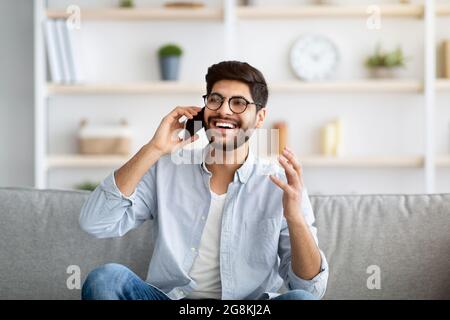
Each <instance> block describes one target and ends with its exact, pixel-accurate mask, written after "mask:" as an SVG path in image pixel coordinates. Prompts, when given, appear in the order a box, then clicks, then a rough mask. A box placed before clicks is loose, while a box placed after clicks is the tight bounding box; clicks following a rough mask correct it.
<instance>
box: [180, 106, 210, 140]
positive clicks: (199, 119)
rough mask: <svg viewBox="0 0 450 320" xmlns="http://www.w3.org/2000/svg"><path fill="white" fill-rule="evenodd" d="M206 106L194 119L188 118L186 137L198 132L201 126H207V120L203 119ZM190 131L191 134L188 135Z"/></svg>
mask: <svg viewBox="0 0 450 320" xmlns="http://www.w3.org/2000/svg"><path fill="white" fill-rule="evenodd" d="M204 111H205V107H203V108H202V109H201V110H200V111H199V112H198V113H197V114H196V115H195V116H194V117H193V118H192V119H187V121H186V124H185V127H184V128H185V129H186V131H187V132H186V134H185V137H184V138H185V139H189V138H190V137H192V136H193V135H194V134H196V133H197V131H199V130H200V129H201V128H203V127H205V121H204V120H203V116H204ZM188 133H189V136H188Z"/></svg>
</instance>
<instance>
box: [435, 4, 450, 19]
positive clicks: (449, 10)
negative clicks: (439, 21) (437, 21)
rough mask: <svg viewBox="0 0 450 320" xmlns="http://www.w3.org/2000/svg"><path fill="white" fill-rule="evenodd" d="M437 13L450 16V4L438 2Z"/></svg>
mask: <svg viewBox="0 0 450 320" xmlns="http://www.w3.org/2000/svg"><path fill="white" fill-rule="evenodd" d="M436 14H437V15H438V16H450V4H436Z"/></svg>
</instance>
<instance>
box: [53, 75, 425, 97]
mask: <svg viewBox="0 0 450 320" xmlns="http://www.w3.org/2000/svg"><path fill="white" fill-rule="evenodd" d="M269 90H271V91H272V92H274V93H315V92H321V93H324V92H325V93H326V92H330V93H333V92H335V93H339V92H342V93H358V92H362V93H364V92H367V93H370V92H377V93H379V92H384V93H420V92H422V90H423V85H422V83H421V82H420V81H416V80H402V79H401V80H388V79H386V80H354V81H336V82H333V81H326V82H303V81H285V82H273V84H271V85H269ZM204 91H205V84H202V83H188V82H178V81H160V82H142V83H122V84H121V83H116V84H77V85H58V84H51V83H50V84H48V86H47V93H48V94H49V95H96V94H100V95H101V94H105V95H109V94H176V93H188V94H190V93H196V94H202V93H203V92H204Z"/></svg>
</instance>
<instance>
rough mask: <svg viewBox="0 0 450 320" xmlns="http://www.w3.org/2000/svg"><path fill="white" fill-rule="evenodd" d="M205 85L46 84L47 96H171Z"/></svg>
mask: <svg viewBox="0 0 450 320" xmlns="http://www.w3.org/2000/svg"><path fill="white" fill-rule="evenodd" d="M205 87H206V85H205V84H200V83H198V84H195V83H187V82H178V81H160V82H140V83H115V84H100V83H99V84H76V85H59V84H48V85H47V92H48V94H49V95H95V94H173V93H198V94H202V93H203V92H204V91H205Z"/></svg>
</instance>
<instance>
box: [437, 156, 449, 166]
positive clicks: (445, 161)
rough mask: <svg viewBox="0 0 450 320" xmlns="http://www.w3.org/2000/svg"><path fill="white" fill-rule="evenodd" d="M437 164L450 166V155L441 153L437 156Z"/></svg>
mask: <svg viewBox="0 0 450 320" xmlns="http://www.w3.org/2000/svg"><path fill="white" fill-rule="evenodd" d="M436 166H438V167H444V168H450V155H440V156H437V157H436Z"/></svg>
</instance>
